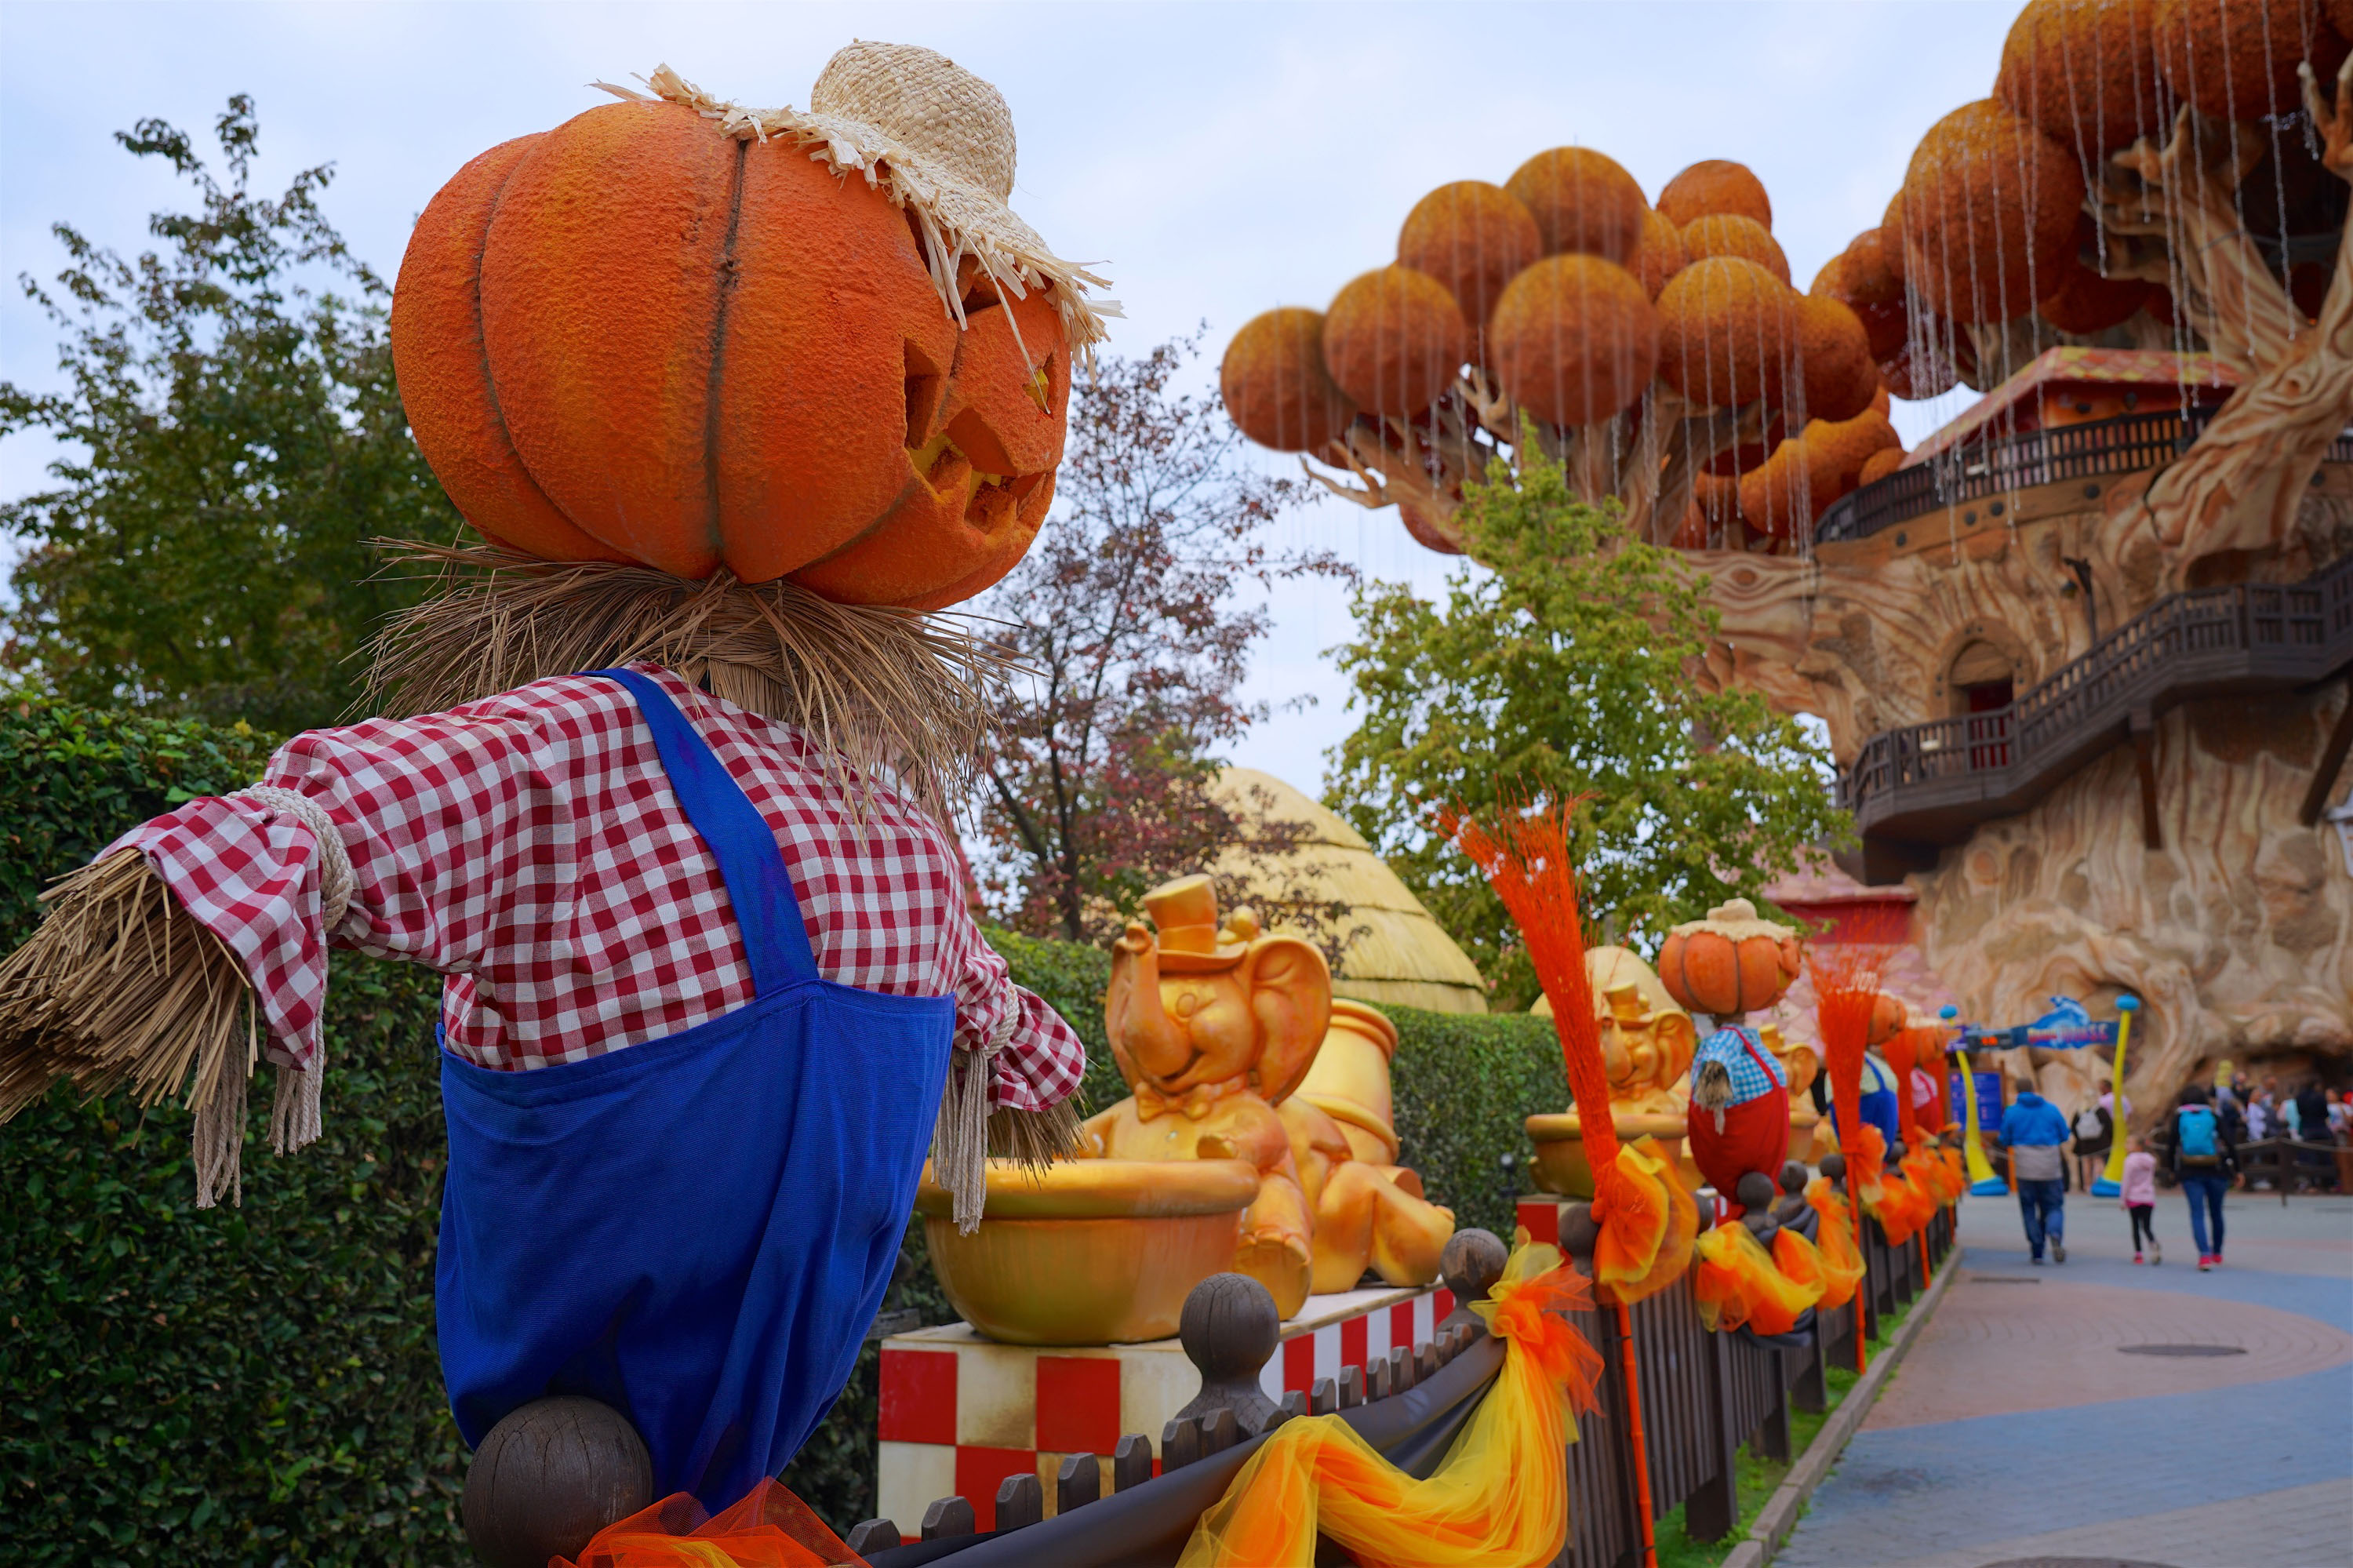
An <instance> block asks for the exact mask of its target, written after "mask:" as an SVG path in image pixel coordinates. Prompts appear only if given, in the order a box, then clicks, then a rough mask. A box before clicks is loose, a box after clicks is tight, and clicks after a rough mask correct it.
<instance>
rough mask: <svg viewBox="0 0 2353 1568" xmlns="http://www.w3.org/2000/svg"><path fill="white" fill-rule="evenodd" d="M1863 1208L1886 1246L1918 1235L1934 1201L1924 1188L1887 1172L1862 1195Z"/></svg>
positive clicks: (1905, 1176) (1902, 1175) (1906, 1240)
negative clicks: (1876, 1226) (1881, 1235)
mask: <svg viewBox="0 0 2353 1568" xmlns="http://www.w3.org/2000/svg"><path fill="white" fill-rule="evenodd" d="M1862 1206H1863V1208H1864V1209H1865V1210H1866V1211H1867V1212H1868V1213H1870V1215H1871V1217H1872V1218H1873V1219H1875V1220H1877V1221H1878V1222H1879V1228H1880V1230H1881V1232H1882V1233H1883V1234H1885V1235H1886V1237H1887V1245H1890V1246H1902V1245H1904V1244H1905V1243H1906V1242H1908V1241H1910V1240H1911V1239H1912V1238H1913V1237H1914V1236H1915V1235H1916V1234H1919V1230H1920V1227H1921V1226H1922V1225H1925V1224H1927V1223H1928V1216H1930V1215H1931V1214H1933V1213H1936V1199H1935V1197H1933V1196H1932V1195H1931V1194H1930V1193H1929V1192H1927V1191H1926V1189H1925V1188H1921V1187H1915V1186H1914V1185H1913V1184H1912V1181H1911V1179H1910V1177H1909V1176H1907V1175H1904V1174H1901V1173H1898V1172H1896V1171H1887V1172H1885V1173H1883V1175H1882V1176H1881V1177H1880V1180H1879V1184H1878V1186H1876V1187H1874V1188H1872V1189H1870V1190H1869V1191H1867V1192H1865V1193H1864V1194H1863V1201H1862Z"/></svg>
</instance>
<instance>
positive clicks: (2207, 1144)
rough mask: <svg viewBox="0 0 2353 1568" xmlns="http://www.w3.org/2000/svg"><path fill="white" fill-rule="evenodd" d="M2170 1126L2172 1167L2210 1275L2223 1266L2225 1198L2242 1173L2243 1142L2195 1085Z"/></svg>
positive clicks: (2201, 1259) (2201, 1264) (2200, 1265)
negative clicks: (2233, 1175) (2240, 1144)
mask: <svg viewBox="0 0 2353 1568" xmlns="http://www.w3.org/2000/svg"><path fill="white" fill-rule="evenodd" d="M2168 1127H2169V1130H2170V1132H2171V1134H2172V1137H2171V1140H2170V1146H2169V1147H2168V1150H2167V1153H2166V1159H2167V1162H2168V1169H2170V1170H2171V1171H2172V1172H2173V1178H2174V1180H2175V1181H2178V1182H2179V1183H2180V1186H2181V1194H2182V1196H2183V1197H2185V1198H2187V1199H2188V1200H2189V1239H2190V1240H2191V1241H2193V1242H2195V1243H2197V1245H2198V1270H2199V1272H2200V1273H2201V1274H2204V1273H2208V1272H2210V1271H2211V1270H2212V1269H2213V1268H2214V1267H2215V1266H2216V1265H2218V1264H2220V1263H2221V1261H2222V1194H2223V1193H2224V1192H2228V1191H2230V1187H2231V1173H2232V1171H2235V1170H2237V1169H2238V1164H2239V1149H2238V1142H2237V1140H2236V1139H2234V1138H2233V1137H2232V1132H2231V1124H2230V1123H2229V1122H2227V1121H2225V1120H2224V1119H2223V1118H2221V1117H2219V1116H2216V1115H2215V1114H2214V1107H2212V1106H2211V1105H2210V1104H2209V1103H2207V1093H2206V1091H2205V1090H2204V1089H2202V1088H2200V1087H2199V1086H2197V1085H2195V1084H2192V1085H2191V1086H2189V1087H2188V1088H2186V1089H2184V1090H2182V1091H2181V1103H2180V1104H2179V1106H2177V1107H2175V1108H2174V1112H2173V1118H2172V1120H2171V1122H2170V1123H2169V1124H2168ZM2210 1243H2211V1245H2210Z"/></svg>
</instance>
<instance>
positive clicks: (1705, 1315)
mask: <svg viewBox="0 0 2353 1568" xmlns="http://www.w3.org/2000/svg"><path fill="white" fill-rule="evenodd" d="M1774 1239H1775V1240H1776V1242H1778V1240H1779V1237H1778V1236H1777V1237H1775V1238H1774ZM1791 1239H1792V1240H1794V1241H1796V1242H1798V1244H1799V1245H1801V1246H1802V1245H1805V1238H1804V1237H1802V1236H1793V1237H1792V1238H1791ZM1693 1250H1694V1253H1695V1254H1696V1255H1697V1256H1696V1261H1695V1263H1694V1266H1693V1269H1692V1301H1693V1303H1694V1305H1696V1306H1697V1307H1698V1308H1699V1316H1700V1321H1701V1322H1703V1323H1705V1324H1706V1325H1707V1326H1708V1327H1709V1328H1711V1329H1719V1330H1733V1329H1737V1328H1739V1327H1740V1326H1741V1325H1743V1324H1744V1323H1745V1324H1747V1325H1748V1326H1750V1327H1751V1328H1753V1329H1755V1330H1757V1332H1758V1333H1760V1334H1786V1333H1788V1331H1789V1330H1791V1329H1792V1328H1794V1327H1795V1326H1796V1325H1797V1321H1798V1316H1799V1313H1801V1312H1803V1311H1805V1309H1806V1308H1809V1307H1811V1306H1812V1305H1813V1304H1814V1303H1815V1302H1817V1301H1820V1299H1821V1298H1822V1281H1821V1278H1820V1273H1821V1270H1820V1259H1819V1258H1815V1259H1812V1260H1804V1261H1807V1262H1809V1263H1810V1266H1806V1267H1805V1268H1804V1273H1805V1274H1806V1276H1807V1277H1805V1278H1802V1279H1799V1278H1792V1277H1790V1276H1788V1275H1787V1274H1785V1273H1783V1272H1782V1271H1781V1268H1780V1266H1779V1265H1778V1263H1777V1262H1776V1261H1775V1255H1774V1254H1773V1253H1768V1252H1767V1251H1766V1250H1765V1246H1764V1244H1763V1243H1761V1242H1759V1241H1758V1240H1757V1238H1756V1236H1755V1235H1753V1234H1750V1232H1749V1229H1748V1227H1747V1226H1746V1225H1744V1224H1729V1225H1718V1226H1716V1227H1715V1229H1714V1230H1712V1231H1709V1232H1708V1233H1707V1234H1704V1235H1703V1236H1701V1237H1700V1238H1699V1240H1698V1242H1697V1243H1696V1244H1695V1245H1694V1248H1693ZM1809 1250H1810V1249H1809Z"/></svg>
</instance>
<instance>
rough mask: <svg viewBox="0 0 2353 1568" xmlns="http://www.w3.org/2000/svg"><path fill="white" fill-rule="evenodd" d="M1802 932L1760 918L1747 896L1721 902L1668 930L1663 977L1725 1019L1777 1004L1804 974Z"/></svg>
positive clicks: (1670, 987)
mask: <svg viewBox="0 0 2353 1568" xmlns="http://www.w3.org/2000/svg"><path fill="white" fill-rule="evenodd" d="M1800 961H1801V959H1800V955H1799V949H1798V934H1797V932H1795V931H1794V930H1792V929H1790V928H1789V927H1787V926H1777V925H1775V924H1774V923H1773V922H1772V921H1770V920H1763V919H1759V918H1758V917H1757V906H1756V905H1754V904H1752V903H1750V902H1749V901H1748V900H1747V899H1746V898H1735V899H1732V900H1731V901H1729V902H1728V903H1725V904H1719V905H1717V906H1715V908H1713V909H1711V910H1709V911H1708V912H1707V918H1706V919H1704V920H1693V921H1689V922H1687V923H1685V924H1683V925H1681V926H1678V927H1675V928H1674V929H1673V930H1672V931H1670V932H1668V933H1667V940H1666V945H1665V946H1664V947H1662V948H1660V949H1659V979H1660V980H1663V981H1665V982H1666V987H1667V994H1668V995H1670V996H1672V997H1673V998H1674V999H1675V1000H1676V1001H1679V1002H1681V1003H1683V1006H1685V1007H1687V1008H1689V1009H1691V1010H1692V1011H1693V1012H1705V1013H1710V1014H1712V1015H1714V1016H1715V1017H1717V1018H1723V1017H1725V1016H1727V1015H1730V1014H1734V1013H1744V1012H1756V1011H1757V1010H1758V1009H1760V1008H1767V1007H1770V1006H1772V1005H1773V1004H1774V1003H1775V1002H1776V1001H1779V1000H1780V999H1781V993H1782V992H1783V991H1788V989H1789V982H1790V981H1791V980H1795V979H1797V978H1798V970H1799V964H1800Z"/></svg>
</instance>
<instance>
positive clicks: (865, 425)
mask: <svg viewBox="0 0 2353 1568" xmlns="http://www.w3.org/2000/svg"><path fill="white" fill-rule="evenodd" d="M965 308H966V312H967V315H968V318H969V323H970V325H969V327H968V329H959V328H958V326H957V324H956V323H955V321H954V320H952V319H951V318H950V317H949V316H948V315H947V314H946V313H945V312H944V310H943V309H942V308H941V304H940V298H939V295H938V293H937V291H935V289H934V285H933V282H932V279H931V275H930V270H929V268H928V265H927V261H926V257H925V252H924V249H923V243H922V241H921V240H920V239H919V238H918V237H917V236H916V234H915V233H914V231H913V228H912V227H911V225H910V223H909V221H908V219H907V217H905V215H903V214H902V213H901V212H900V211H899V209H898V208H896V207H893V206H892V204H891V202H890V201H889V199H888V198H887V197H885V196H882V195H881V193H880V192H879V191H877V190H875V189H874V188H873V187H871V186H870V185H868V184H867V183H866V182H865V181H864V180H862V179H860V178H857V177H854V176H852V177H847V178H845V177H840V176H837V175H834V174H833V173H832V172H831V171H830V170H829V169H828V167H827V166H826V165H825V164H822V163H819V162H818V161H815V160H813V159H812V158H811V157H810V155H809V150H808V149H807V147H806V146H804V145H802V144H800V143H796V142H794V141H792V140H791V139H789V138H775V139H771V140H770V141H769V142H767V143H758V142H747V141H742V140H739V139H737V138H735V137H733V136H730V135H727V134H725V133H723V132H721V131H720V130H719V129H718V128H717V126H716V125H715V124H714V123H713V122H711V121H708V120H706V119H704V118H702V116H700V115H698V114H697V113H695V112H694V111H692V110H691V109H687V108H684V107H681V106H680V105H676V104H670V103H651V102H648V103H617V104H608V105H606V106H604V107H601V108H597V109H592V110H590V111H587V112H586V113H585V114H581V115H577V116H575V118H573V119H572V120H570V121H567V122H565V123H564V124H562V125H560V126H558V127H556V128H555V129H554V130H553V131H549V132H543V133H541V134H537V135H533V136H525V137H522V138H519V139H517V140H515V141H512V142H509V143H504V144H503V145H501V146H498V147H494V148H492V149H491V151H489V152H487V153H485V154H482V155H481V156H480V157H478V158H476V159H475V160H474V161H473V162H472V163H470V164H467V165H466V167H465V168H464V169H462V170H460V171H459V174H458V175H457V176H456V177H455V178H454V179H452V180H451V181H450V182H449V184H448V185H446V186H444V187H443V188H442V190H441V191H440V193H439V194H438V195H437V196H435V197H434V199H433V201H432V203H431V204H430V205H429V206H428V207H427V208H426V211H425V213H424V215H423V217H420V218H419V219H418V221H417V228H416V231H415V233H414V235H413V236H412V238H411V239H410V242H409V247H408V251H407V254H406V257H405V258H404V259H403V260H402V263H401V270H400V281H399V285H398V287H397V289H396V292H395V295H394V302H393V318H392V343H393V355H394V361H395V366H396V369H397V371H398V373H399V377H400V389H401V397H402V401H403V403H404V405H405V406H406V409H407V413H408V417H409V421H410V423H411V425H412V426H413V428H414V429H415V430H416V432H417V443H418V445H419V447H420V448H422V450H424V452H425V455H426V458H427V461H429V462H431V463H432V465H433V469H434V471H435V473H436V474H438V476H439V478H440V480H441V482H442V484H443V486H444V487H445V488H446V489H447V490H448V493H449V495H450V499H451V500H452V501H453V502H455V503H457V506H458V508H459V511H460V512H462V513H464V514H465V515H466V517H467V519H468V521H470V522H471V523H472V524H474V525H475V526H476V527H477V528H479V529H480V530H481V531H482V532H483V533H484V534H486V535H490V536H491V537H492V538H494V539H497V540H499V541H501V542H502V543H505V544H508V545H511V546H514V547H516V548H519V549H522V550H524V551H527V552H529V553H530V554H533V555H536V556H543V557H546V558H549V559H554V560H614V561H634V562H639V563H642V564H644V565H647V566H650V567H658V568H659V569H660V570H663V571H666V572H670V573H674V574H676V575H678V576H680V577H694V578H702V577H709V576H711V575H712V573H713V572H715V571H718V570H719V569H721V568H722V567H724V568H725V569H727V570H729V571H732V572H733V573H734V574H735V576H737V577H741V578H742V579H744V580H745V581H747V582H765V581H768V580H770V579H773V578H776V577H787V576H789V577H793V578H794V580H796V581H797V582H800V583H801V584H803V585H804V586H806V587H807V588H811V589H813V590H814V591H816V592H818V593H820V594H823V595H825V596H826V597H828V598H830V599H838V600H841V601H844V602H849V603H879V604H895V605H903V606H908V607H912V608H918V609H931V608H937V607H939V606H941V605H945V604H952V603H955V602H956V601H957V600H959V599H965V598H968V597H969V596H971V595H972V594H975V593H977V592H979V591H980V590H981V589H982V588H987V586H988V585H989V584H990V583H993V582H995V581H996V580H997V578H998V577H1002V576H1003V575H1004V574H1005V573H1006V572H1007V571H1008V570H1010V569H1011V568H1012V567H1013V566H1014V564H1015V563H1016V562H1018V560H1019V559H1020V558H1021V556H1022V555H1023V554H1024V553H1025V552H1026V551H1027V550H1028V548H1029V542H1030V540H1031V539H1032V538H1033V537H1034V536H1035V535H1036V533H1037V529H1038V525H1039V523H1040V522H1042V521H1043V520H1044V517H1045V514H1046V510H1047V508H1048V507H1049V506H1050V504H1051V503H1052V500H1053V474H1054V469H1055V467H1056V465H1057V464H1058V463H1059V462H1060V461H1061V453H1062V442H1063V436H1064V428H1065V415H1066V412H1067V409H1068V405H1069V397H1070V354H1069V350H1068V346H1067V344H1065V342H1064V338H1063V333H1062V327H1061V323H1060V318H1059V316H1058V315H1057V313H1055V311H1054V310H1053V308H1052V307H1051V306H1050V304H1049V303H1048V302H1046V301H1045V300H1044V299H1043V298H1042V297H1040V296H1039V295H1038V294H1036V293H1034V292H1033V293H1032V294H1031V295H1030V296H1029V297H1028V298H1024V299H1018V300H1010V301H1009V302H1008V301H1002V300H1000V298H999V296H998V294H997V291H996V290H995V288H994V287H993V286H992V285H991V284H989V283H988V282H987V281H986V280H985V279H983V280H969V279H968V280H966V281H965Z"/></svg>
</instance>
